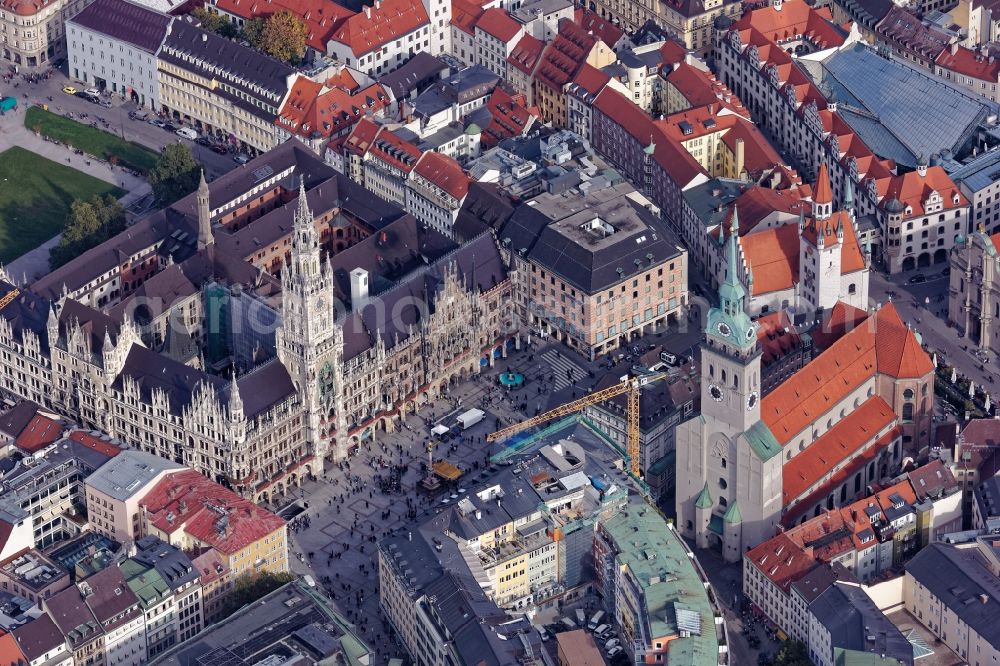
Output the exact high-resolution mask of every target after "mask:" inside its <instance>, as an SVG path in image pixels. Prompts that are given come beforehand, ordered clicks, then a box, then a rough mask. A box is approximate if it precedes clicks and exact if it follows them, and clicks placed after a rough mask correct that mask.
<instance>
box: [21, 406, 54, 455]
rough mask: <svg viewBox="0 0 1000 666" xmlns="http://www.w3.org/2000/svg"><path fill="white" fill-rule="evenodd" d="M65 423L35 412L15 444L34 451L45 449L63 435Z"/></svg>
mask: <svg viewBox="0 0 1000 666" xmlns="http://www.w3.org/2000/svg"><path fill="white" fill-rule="evenodd" d="M62 432H63V424H62V423H60V422H59V421H56V420H55V419H50V418H49V417H47V416H45V415H44V414H35V416H34V417H33V418H32V419H31V421H30V422H29V423H28V425H27V427H25V428H24V430H22V431H21V433H20V434H19V435H18V436H17V439H15V440H14V446H16V447H17V448H19V449H21V450H22V451H26V452H28V453H34V452H35V451H40V450H41V449H44V448H45V447H46V446H48V445H49V444H52V443H53V442H55V441H56V440H57V439H59V438H60V437H61V436H62Z"/></svg>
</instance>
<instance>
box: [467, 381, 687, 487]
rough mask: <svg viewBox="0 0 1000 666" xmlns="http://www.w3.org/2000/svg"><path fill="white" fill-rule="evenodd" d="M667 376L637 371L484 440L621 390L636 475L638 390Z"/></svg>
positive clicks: (573, 410) (638, 467)
mask: <svg viewBox="0 0 1000 666" xmlns="http://www.w3.org/2000/svg"><path fill="white" fill-rule="evenodd" d="M665 377H667V373H665V372H660V373H655V374H651V375H640V376H638V377H629V378H626V379H623V380H622V381H620V382H619V383H617V384H615V385H614V386H609V387H608V388H606V389H601V390H600V391H595V392H594V393H591V394H590V395H585V396H584V397H582V398H580V399H579V400H574V401H573V402H567V403H566V404H565V405H560V406H558V407H556V408H555V409H552V410H550V411H547V412H545V413H544V414H539V415H538V416H535V417H532V418H530V419H526V420H524V421H521V422H519V423H515V424H513V425H509V426H507V427H506V428H502V429H500V430H497V431H496V432H493V433H490V434H489V435H487V436H486V441H487V442H495V441H497V440H500V439H506V438H508V437H510V436H511V435H515V434H517V433H519V432H521V431H523V430H527V429H528V428H531V427H533V426H536V425H540V424H542V423H545V422H546V421H551V420H552V419H558V418H561V417H563V416H569V415H570V414H575V413H577V412H579V411H582V410H583V409H585V408H586V407H589V406H590V405H596V404H597V403H600V402H604V401H605V400H609V399H611V398H614V397H616V396H619V395H622V394H623V393H627V394H628V409H627V410H626V418H627V419H628V446H627V452H628V456H629V463H630V469H631V472H632V476H635V477H639V476H640V475H641V473H642V466H641V464H640V463H641V460H642V458H641V456H640V453H639V391H640V389H641V388H642V387H643V386H646V385H648V384H652V383H653V382H656V381H659V380H661V379H664V378H665Z"/></svg>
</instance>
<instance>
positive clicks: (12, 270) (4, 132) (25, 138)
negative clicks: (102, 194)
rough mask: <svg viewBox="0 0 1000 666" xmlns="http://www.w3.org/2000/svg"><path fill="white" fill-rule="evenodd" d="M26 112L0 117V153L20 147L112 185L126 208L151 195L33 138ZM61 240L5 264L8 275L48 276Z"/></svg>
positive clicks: (106, 168)
mask: <svg viewBox="0 0 1000 666" xmlns="http://www.w3.org/2000/svg"><path fill="white" fill-rule="evenodd" d="M26 109H27V107H26V106H23V105H19V106H18V108H17V110H16V111H11V112H8V113H6V114H4V116H3V117H0V153H2V152H3V151H5V150H7V149H8V148H12V147H14V146H20V147H21V148H24V149H25V150H30V151H31V152H33V153H35V154H36V155H41V156H42V157H45V158H48V159H50V160H52V161H53V162H58V163H60V164H66V165H67V166H71V167H73V168H74V169H76V170H77V171H80V172H82V173H85V174H87V175H90V176H93V177H94V178H98V179H100V180H103V181H104V182H106V183H111V184H112V185H115V186H117V187H120V188H122V189H123V190H125V191H126V194H125V195H124V196H123V197H122V198H121V199H119V201H120V202H121V204H122V205H123V206H125V207H126V208H128V206H129V205H130V204H131V203H133V202H134V201H136V200H138V199H140V198H142V197H144V196H146V195H147V194H149V193H150V192H151V191H152V188H151V187H150V186H149V183H147V182H146V181H145V180H143V179H142V178H139V177H137V176H133V175H132V174H129V173H126V172H125V171H122V170H121V169H112V168H111V167H110V165H107V164H102V163H101V162H98V161H97V160H94V159H91V160H90V164H89V165H88V164H87V158H86V157H83V156H80V155H74V154H73V151H72V150H70V149H69V148H67V147H66V146H64V145H60V146H57V145H56V144H54V143H49V142H48V141H45V140H43V139H42V138H41V137H38V136H35V134H34V132H31V131H29V130H28V129H27V128H26V127H25V126H24V114H25V112H26ZM60 236H61V234H59V235H56V236H54V237H53V238H50V239H49V240H48V241H46V242H45V243H42V244H41V245H40V246H38V247H36V248H35V249H34V250H31V251H30V252H27V253H25V254H23V255H21V256H20V257H18V258H17V259H15V260H14V261H12V262H10V263H9V264H7V266H6V269H7V272H8V273H9V274H10V275H11V277H13V278H14V279H16V280H19V279H21V278H22V277H24V278H27V280H28V281H29V282H30V281H33V280H35V279H37V278H38V277H40V276H42V275H44V274H45V273H47V272H48V271H49V250H50V249H52V248H53V247H55V246H56V245H57V244H58V243H59V238H60Z"/></svg>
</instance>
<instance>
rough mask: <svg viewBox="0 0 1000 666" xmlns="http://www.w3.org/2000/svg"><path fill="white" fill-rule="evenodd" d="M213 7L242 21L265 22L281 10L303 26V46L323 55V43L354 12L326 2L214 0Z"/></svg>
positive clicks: (321, 0) (319, 0) (324, 49)
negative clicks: (296, 19)
mask: <svg viewBox="0 0 1000 666" xmlns="http://www.w3.org/2000/svg"><path fill="white" fill-rule="evenodd" d="M215 5H216V6H217V7H218V8H219V9H220V10H222V11H224V12H226V13H227V14H232V15H234V16H239V17H241V18H243V19H247V20H249V19H253V18H268V17H269V16H271V15H272V14H274V13H275V12H278V11H281V10H285V11H288V12H291V13H292V14H294V15H295V16H297V17H298V18H299V19H300V20H301V21H302V22H303V23H305V26H306V44H308V45H309V47H311V48H313V49H315V50H316V51H319V52H320V53H325V52H326V42H327V40H329V38H330V33H332V32H333V31H334V30H335V29H336V28H337V27H339V26H340V25H341V24H342V23H343V22H344V21H345V20H346V19H347V18H348V17H350V16H353V15H354V12H353V11H351V9H350V8H348V7H345V6H344V5H343V4H340V3H336V2H329V1H328V0H215Z"/></svg>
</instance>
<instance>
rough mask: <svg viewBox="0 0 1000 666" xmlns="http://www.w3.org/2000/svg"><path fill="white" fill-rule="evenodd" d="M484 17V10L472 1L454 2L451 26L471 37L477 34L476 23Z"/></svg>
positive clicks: (459, 0)
mask: <svg viewBox="0 0 1000 666" xmlns="http://www.w3.org/2000/svg"><path fill="white" fill-rule="evenodd" d="M482 15H483V8H482V6H481V5H480V4H479V3H477V2H470V0H452V2H451V25H453V26H455V27H456V28H458V29H459V30H461V31H462V32H464V33H467V34H469V35H475V34H476V21H478V20H479V17H480V16H482Z"/></svg>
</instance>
